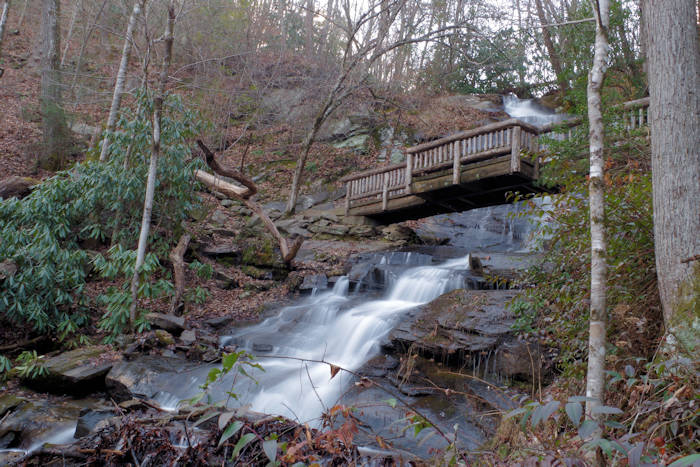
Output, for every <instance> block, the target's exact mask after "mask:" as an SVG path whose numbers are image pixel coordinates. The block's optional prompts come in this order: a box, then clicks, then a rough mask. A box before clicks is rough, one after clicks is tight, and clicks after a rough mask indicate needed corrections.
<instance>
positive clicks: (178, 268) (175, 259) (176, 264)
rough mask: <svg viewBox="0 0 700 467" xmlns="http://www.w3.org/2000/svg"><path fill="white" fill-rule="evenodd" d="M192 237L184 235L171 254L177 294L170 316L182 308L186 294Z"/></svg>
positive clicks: (173, 299)
mask: <svg viewBox="0 0 700 467" xmlns="http://www.w3.org/2000/svg"><path fill="white" fill-rule="evenodd" d="M191 239H192V236H191V235H190V234H188V233H187V232H185V233H183V234H182V236H181V237H180V240H179V241H178V242H177V245H176V246H175V248H173V251H171V252H170V255H169V257H170V262H171V263H172V264H173V278H174V280H175V293H174V294H173V298H172V300H171V301H170V314H175V313H176V312H177V310H178V309H179V308H180V303H181V302H182V295H183V294H184V293H185V259H184V256H185V251H187V246H188V245H189V244H190V240H191Z"/></svg>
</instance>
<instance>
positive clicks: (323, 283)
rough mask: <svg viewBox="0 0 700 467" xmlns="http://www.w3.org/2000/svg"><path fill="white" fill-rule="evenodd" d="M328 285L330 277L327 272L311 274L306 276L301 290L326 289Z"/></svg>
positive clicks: (300, 287)
mask: <svg viewBox="0 0 700 467" xmlns="http://www.w3.org/2000/svg"><path fill="white" fill-rule="evenodd" d="M327 287H328V277H326V275H325V274H309V275H307V276H304V282H302V283H301V285H300V286H299V290H301V291H307V292H311V291H312V290H313V289H325V288H327Z"/></svg>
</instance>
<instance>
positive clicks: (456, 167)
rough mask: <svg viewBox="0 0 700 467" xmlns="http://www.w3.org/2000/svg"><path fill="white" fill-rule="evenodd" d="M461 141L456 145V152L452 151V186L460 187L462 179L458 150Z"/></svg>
mask: <svg viewBox="0 0 700 467" xmlns="http://www.w3.org/2000/svg"><path fill="white" fill-rule="evenodd" d="M458 144H459V141H457V142H456V143H455V150H454V151H452V184H453V185H458V184H459V179H460V165H461V164H460V152H459V151H458V150H457V145H458Z"/></svg>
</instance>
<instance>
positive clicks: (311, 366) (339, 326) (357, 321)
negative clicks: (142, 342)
mask: <svg viewBox="0 0 700 467" xmlns="http://www.w3.org/2000/svg"><path fill="white" fill-rule="evenodd" d="M390 259H391V258H390ZM469 264H470V259H469V257H468V256H467V257H464V258H459V259H454V260H451V261H447V262H445V263H443V264H440V265H436V266H418V267H413V268H410V269H407V270H405V271H404V272H403V273H402V274H400V275H399V276H398V278H397V279H396V281H395V282H394V284H393V285H392V286H390V287H389V288H388V289H387V290H386V292H385V295H384V297H382V298H379V299H377V300H369V301H367V300H365V301H361V302H360V303H358V300H360V297H359V296H353V295H349V285H350V284H349V281H348V279H347V277H343V278H341V279H339V280H338V281H337V282H336V284H335V285H334V287H333V289H332V290H331V291H328V292H320V293H317V294H315V295H312V296H310V297H308V298H306V299H305V300H302V301H301V302H300V303H299V304H296V305H293V306H289V307H286V308H284V309H283V310H282V311H281V312H280V314H279V315H277V316H275V317H272V318H269V319H267V320H265V321H263V322H262V323H260V324H257V325H254V326H251V327H248V328H244V329H241V330H240V331H239V332H237V333H236V334H233V335H231V336H228V337H225V338H223V339H222V344H236V345H238V346H239V348H245V349H247V350H249V351H250V352H251V353H254V354H257V355H258V357H259V361H260V363H261V364H262V366H263V367H264V369H265V371H264V372H259V371H254V372H253V374H252V376H253V377H254V378H255V379H256V380H257V382H253V381H251V380H248V379H246V378H242V379H241V378H239V381H237V382H236V383H235V385H234V388H233V390H234V392H236V393H237V394H238V395H239V396H241V399H240V400H239V402H240V403H241V404H249V405H250V407H251V409H252V410H254V411H258V412H263V413H271V414H280V415H284V416H287V417H290V418H293V419H297V420H299V421H301V422H306V421H310V420H314V419H316V418H317V417H319V415H320V414H321V413H322V411H323V410H324V408H327V407H330V406H332V405H333V404H334V403H335V402H336V401H337V400H338V398H339V397H340V396H341V395H342V393H343V392H344V390H345V389H346V387H347V385H348V383H349V381H350V377H349V376H348V375H347V374H343V372H341V373H339V374H338V375H337V376H335V377H334V378H331V374H330V370H329V366H328V365H327V364H324V363H318V362H311V361H308V360H323V361H325V362H329V363H332V364H334V365H337V366H339V367H342V368H345V369H349V370H356V369H358V368H359V367H361V366H362V365H363V364H364V363H365V362H367V361H368V360H369V359H370V358H372V357H373V356H375V355H376V354H377V353H379V350H380V343H381V340H382V339H383V338H384V337H385V336H386V335H387V334H388V333H389V332H390V331H391V329H392V327H393V326H394V324H395V323H396V321H397V320H398V319H399V318H400V317H401V314H402V312H404V311H407V310H409V309H411V308H414V307H416V306H419V305H422V304H425V303H427V302H430V301H431V300H433V299H435V298H437V297H438V296H440V295H442V294H444V293H446V292H449V291H451V290H454V289H457V288H462V287H464V283H465V279H466V278H467V277H469V276H470V273H469V271H468V269H469ZM273 355H276V356H285V357H291V358H274V357H272V356H273ZM231 385H232V381H231V380H228V381H221V382H220V383H219V384H218V385H217V386H215V387H212V396H213V398H214V399H215V400H216V399H224V398H225V397H226V396H225V392H226V391H229V390H231ZM195 388H196V386H194V387H190V388H187V389H186V390H185V391H184V393H183V392H180V393H178V392H177V391H174V392H173V395H175V396H177V397H179V398H185V397H190V396H191V395H192V393H193V391H194V390H195ZM170 397H171V400H172V396H170ZM160 402H161V403H165V404H164V405H167V402H168V401H167V400H165V399H162V398H161V400H160Z"/></svg>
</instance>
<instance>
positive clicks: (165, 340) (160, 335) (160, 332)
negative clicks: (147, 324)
mask: <svg viewBox="0 0 700 467" xmlns="http://www.w3.org/2000/svg"><path fill="white" fill-rule="evenodd" d="M155 334H156V339H157V340H158V344H160V345H162V346H165V347H167V346H169V345H175V338H174V337H173V335H172V334H170V333H169V332H168V331H166V330H164V329H156V333H155Z"/></svg>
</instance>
